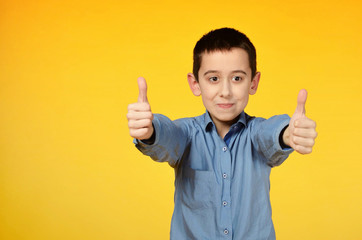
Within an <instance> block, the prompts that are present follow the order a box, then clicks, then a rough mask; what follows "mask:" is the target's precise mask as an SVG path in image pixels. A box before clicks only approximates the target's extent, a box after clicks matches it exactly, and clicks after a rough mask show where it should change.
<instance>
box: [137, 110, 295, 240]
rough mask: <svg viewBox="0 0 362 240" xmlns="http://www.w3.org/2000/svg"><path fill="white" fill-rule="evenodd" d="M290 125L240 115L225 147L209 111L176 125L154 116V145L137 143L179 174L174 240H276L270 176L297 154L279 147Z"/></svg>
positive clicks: (285, 121) (279, 119)
mask: <svg viewBox="0 0 362 240" xmlns="http://www.w3.org/2000/svg"><path fill="white" fill-rule="evenodd" d="M289 120H290V118H289V116H287V115H280V116H274V117H271V118H270V119H267V120H266V119H263V118H255V117H250V116H248V115H247V114H245V113H244V112H242V113H241V115H240V118H239V120H238V122H237V123H235V124H234V125H233V126H231V128H230V131H229V133H228V134H227V135H226V138H227V139H228V144H226V143H225V141H224V140H223V139H222V138H220V136H219V135H218V133H217V131H216V128H215V126H214V123H213V122H212V120H211V118H210V116H209V114H208V112H206V113H205V114H203V115H201V116H198V117H194V118H183V119H178V120H175V121H171V120H170V119H168V118H167V117H166V116H163V115H160V114H155V115H154V120H153V125H154V129H155V133H156V135H155V142H154V143H153V144H152V145H147V144H145V143H143V142H142V141H138V140H135V141H134V142H135V143H136V147H137V148H138V149H139V150H140V151H141V152H142V153H143V154H145V155H148V156H150V157H151V158H152V159H153V160H155V161H158V162H168V163H169V164H170V165H171V166H172V167H173V168H174V170H175V197H174V199H175V208H174V212H173V216H172V222H171V239H172V240H185V239H202V240H206V239H210V240H215V239H238V240H239V239H240V240H241V239H242V240H247V239H251V240H257V239H263V240H265V239H275V231H274V226H273V222H272V218H271V214H272V213H271V205H270V197H269V188H270V183H269V175H270V170H271V168H272V167H273V166H277V165H280V164H281V163H282V162H283V161H284V160H285V159H286V158H287V157H288V155H289V154H290V153H291V152H292V151H293V150H292V149H291V148H288V149H282V148H281V146H280V144H279V135H280V133H281V131H282V129H283V128H284V127H286V126H287V125H288V124H289Z"/></svg>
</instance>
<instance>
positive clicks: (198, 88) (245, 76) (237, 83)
mask: <svg viewBox="0 0 362 240" xmlns="http://www.w3.org/2000/svg"><path fill="white" fill-rule="evenodd" d="M192 77H193V76H192V75H190V74H189V83H190V87H191V89H192V90H193V93H194V94H195V95H197V96H198V95H201V96H202V101H203V103H204V106H205V107H206V109H207V110H208V111H209V113H210V115H211V118H212V120H213V121H214V123H215V124H216V126H218V125H219V124H223V125H225V124H227V125H229V126H231V125H232V124H233V123H234V122H236V121H237V117H238V116H239V114H240V113H241V112H242V111H243V110H244V108H245V107H246V105H247V103H248V100H249V94H254V93H255V92H256V89H257V87H258V82H259V77H260V73H257V74H256V76H255V77H254V78H253V79H252V76H251V68H250V65H249V58H248V53H247V52H246V51H245V50H243V49H241V48H233V49H231V50H230V51H216V52H211V53H204V54H203V55H202V62H201V66H200V70H199V82H193V84H194V86H192V83H191V82H192V80H191V79H190V78H192ZM190 80H191V82H190ZM193 87H194V89H193Z"/></svg>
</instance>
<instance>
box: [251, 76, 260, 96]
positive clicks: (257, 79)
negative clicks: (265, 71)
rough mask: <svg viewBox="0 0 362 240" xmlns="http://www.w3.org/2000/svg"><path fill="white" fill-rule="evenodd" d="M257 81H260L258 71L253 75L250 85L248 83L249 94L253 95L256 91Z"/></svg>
mask: <svg viewBox="0 0 362 240" xmlns="http://www.w3.org/2000/svg"><path fill="white" fill-rule="evenodd" d="M259 81H260V72H256V74H255V76H254V77H253V79H252V80H251V85H250V89H249V94H250V95H254V94H255V93H256V90H257V89H258V85H259Z"/></svg>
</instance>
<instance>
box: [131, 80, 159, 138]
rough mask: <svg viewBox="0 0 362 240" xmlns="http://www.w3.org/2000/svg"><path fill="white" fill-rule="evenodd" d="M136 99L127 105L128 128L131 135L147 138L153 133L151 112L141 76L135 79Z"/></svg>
mask: <svg viewBox="0 0 362 240" xmlns="http://www.w3.org/2000/svg"><path fill="white" fill-rule="evenodd" d="M137 82H138V89H139V94H138V101H137V102H136V103H132V104H130V105H128V113H127V119H128V128H129V134H130V135H131V137H133V138H136V139H139V140H144V139H149V138H150V137H151V136H152V134H153V131H154V129H153V126H152V120H153V114H152V112H151V106H150V104H149V103H148V100H147V83H146V80H145V79H144V78H143V77H139V78H138V79H137Z"/></svg>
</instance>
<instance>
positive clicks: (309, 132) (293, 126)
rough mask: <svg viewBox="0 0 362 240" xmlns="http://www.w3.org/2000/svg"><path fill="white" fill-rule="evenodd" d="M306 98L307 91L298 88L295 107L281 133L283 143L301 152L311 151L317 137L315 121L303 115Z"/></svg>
mask: <svg viewBox="0 0 362 240" xmlns="http://www.w3.org/2000/svg"><path fill="white" fill-rule="evenodd" d="M306 100H307V91H306V90H305V89H303V90H300V91H299V94H298V105H297V108H296V110H295V113H294V114H293V116H292V118H291V119H290V122H289V126H288V127H287V129H286V130H285V131H284V134H283V141H284V143H285V144H286V145H288V146H290V147H292V148H293V149H294V150H295V151H297V152H299V153H301V154H308V153H311V152H312V149H313V146H314V140H315V138H316V137H317V132H316V123H315V122H314V121H313V120H311V119H309V118H307V117H306V116H305V102H306Z"/></svg>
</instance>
